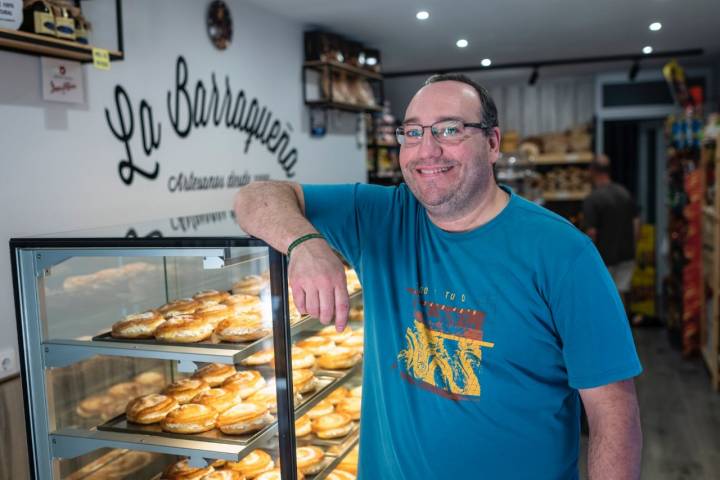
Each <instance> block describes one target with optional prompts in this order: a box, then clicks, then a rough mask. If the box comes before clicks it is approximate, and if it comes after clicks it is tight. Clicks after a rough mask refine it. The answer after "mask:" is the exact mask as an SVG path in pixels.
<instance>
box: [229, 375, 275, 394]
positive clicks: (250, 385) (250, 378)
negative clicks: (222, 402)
mask: <svg viewBox="0 0 720 480" xmlns="http://www.w3.org/2000/svg"><path fill="white" fill-rule="evenodd" d="M266 384H267V382H266V381H265V379H264V378H263V376H262V375H260V372H258V371H257V370H243V371H241V372H237V373H236V374H235V375H233V376H231V377H229V378H228V379H226V380H225V382H223V388H225V389H226V390H235V391H237V393H238V394H239V395H240V398H242V399H246V398H248V397H249V396H250V395H252V394H253V393H255V392H257V391H258V390H260V389H261V388H263V387H264V386H265V385H266Z"/></svg>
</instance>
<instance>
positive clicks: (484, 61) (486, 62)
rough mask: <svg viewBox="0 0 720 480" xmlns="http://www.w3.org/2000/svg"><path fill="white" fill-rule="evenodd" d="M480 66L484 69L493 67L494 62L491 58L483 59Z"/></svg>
mask: <svg viewBox="0 0 720 480" xmlns="http://www.w3.org/2000/svg"><path fill="white" fill-rule="evenodd" d="M480 65H482V66H483V67H489V66H490V65H492V60H490V59H489V58H483V59H482V61H481V62H480Z"/></svg>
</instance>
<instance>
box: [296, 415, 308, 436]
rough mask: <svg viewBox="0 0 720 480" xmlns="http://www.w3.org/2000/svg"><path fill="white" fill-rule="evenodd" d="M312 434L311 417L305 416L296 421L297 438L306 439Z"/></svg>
mask: <svg viewBox="0 0 720 480" xmlns="http://www.w3.org/2000/svg"><path fill="white" fill-rule="evenodd" d="M311 432H312V424H311V422H310V417H308V416H307V415H303V416H302V417H300V418H298V419H297V420H295V436H296V437H304V436H306V435H310V433H311Z"/></svg>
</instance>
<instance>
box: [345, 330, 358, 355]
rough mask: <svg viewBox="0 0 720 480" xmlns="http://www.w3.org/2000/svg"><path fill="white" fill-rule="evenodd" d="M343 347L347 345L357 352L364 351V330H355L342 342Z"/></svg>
mask: <svg viewBox="0 0 720 480" xmlns="http://www.w3.org/2000/svg"><path fill="white" fill-rule="evenodd" d="M340 345H341V346H343V347H347V348H349V349H351V350H353V351H354V352H356V353H363V334H362V332H360V333H358V332H353V333H352V335H350V336H349V337H348V338H347V339H346V340H343V342H342V343H341V344H340Z"/></svg>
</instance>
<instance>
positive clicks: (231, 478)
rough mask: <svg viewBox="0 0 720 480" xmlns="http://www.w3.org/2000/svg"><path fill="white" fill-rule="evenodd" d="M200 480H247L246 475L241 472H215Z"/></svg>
mask: <svg viewBox="0 0 720 480" xmlns="http://www.w3.org/2000/svg"><path fill="white" fill-rule="evenodd" d="M200 480H245V475H243V474H241V473H240V472H233V471H232V470H215V471H214V472H212V473H208V474H207V475H205V476H204V477H202V478H201V479H200Z"/></svg>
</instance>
